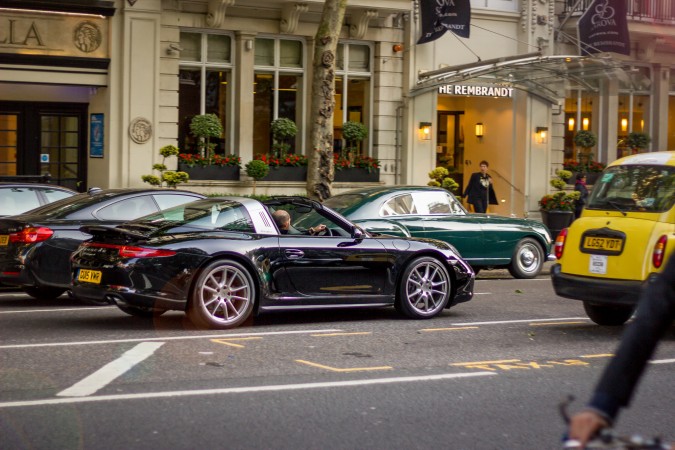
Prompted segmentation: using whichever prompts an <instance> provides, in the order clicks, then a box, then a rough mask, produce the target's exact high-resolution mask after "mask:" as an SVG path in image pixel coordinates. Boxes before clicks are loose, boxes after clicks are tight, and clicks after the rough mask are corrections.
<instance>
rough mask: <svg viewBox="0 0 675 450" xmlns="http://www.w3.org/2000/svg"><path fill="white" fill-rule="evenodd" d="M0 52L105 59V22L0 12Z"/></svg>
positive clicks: (87, 17)
mask: <svg viewBox="0 0 675 450" xmlns="http://www.w3.org/2000/svg"><path fill="white" fill-rule="evenodd" d="M0 53H13V54H22V55H48V56H70V57H73V56H74V57H82V58H108V57H109V56H108V20H107V19H105V18H102V17H99V16H93V15H68V14H50V13H34V12H30V13H29V12H25V13H24V12H19V11H16V10H11V11H10V10H0Z"/></svg>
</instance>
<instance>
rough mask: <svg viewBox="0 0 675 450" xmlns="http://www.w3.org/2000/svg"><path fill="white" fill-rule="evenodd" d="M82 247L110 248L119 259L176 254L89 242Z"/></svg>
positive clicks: (167, 251) (152, 249) (161, 256)
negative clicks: (115, 252)
mask: <svg viewBox="0 0 675 450" xmlns="http://www.w3.org/2000/svg"><path fill="white" fill-rule="evenodd" d="M82 245H83V246H84V247H98V248H110V249H113V250H117V254H118V255H119V256H120V257H121V258H163V257H166V256H173V255H175V254H176V252H174V251H173V250H164V249H159V248H145V247H133V246H130V245H115V244H97V243H91V242H86V243H84V244H82Z"/></svg>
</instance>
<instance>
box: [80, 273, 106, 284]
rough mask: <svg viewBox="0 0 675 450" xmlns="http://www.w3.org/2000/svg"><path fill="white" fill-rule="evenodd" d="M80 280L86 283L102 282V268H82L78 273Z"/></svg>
mask: <svg viewBox="0 0 675 450" xmlns="http://www.w3.org/2000/svg"><path fill="white" fill-rule="evenodd" d="M77 280H78V281H84V282H86V283H95V284H100V283H101V271H100V270H87V269H80V273H79V274H78V275H77Z"/></svg>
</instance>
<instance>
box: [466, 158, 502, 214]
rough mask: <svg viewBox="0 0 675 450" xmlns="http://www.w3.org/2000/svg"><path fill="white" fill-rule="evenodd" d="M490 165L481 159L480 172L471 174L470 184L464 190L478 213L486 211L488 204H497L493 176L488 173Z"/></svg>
mask: <svg viewBox="0 0 675 450" xmlns="http://www.w3.org/2000/svg"><path fill="white" fill-rule="evenodd" d="M488 167H489V164H488V162H487V161H481V162H480V172H474V173H472V174H471V178H470V179H469V184H468V185H467V186H466V191H464V197H468V198H469V203H470V204H471V205H473V211H474V212H477V213H485V212H487V208H488V205H496V204H497V195H496V194H495V190H494V188H493V187H492V177H491V176H490V175H489V174H488V173H487V171H488Z"/></svg>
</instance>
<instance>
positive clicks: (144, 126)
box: [129, 117, 152, 144]
mask: <svg viewBox="0 0 675 450" xmlns="http://www.w3.org/2000/svg"><path fill="white" fill-rule="evenodd" d="M129 137H130V138H131V140H132V141H134V142H135V143H137V144H145V143H146V142H148V141H149V140H150V138H151V137H152V124H151V123H150V121H149V120H148V119H146V118H145V117H136V118H135V119H134V120H132V121H131V123H130V124H129Z"/></svg>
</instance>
